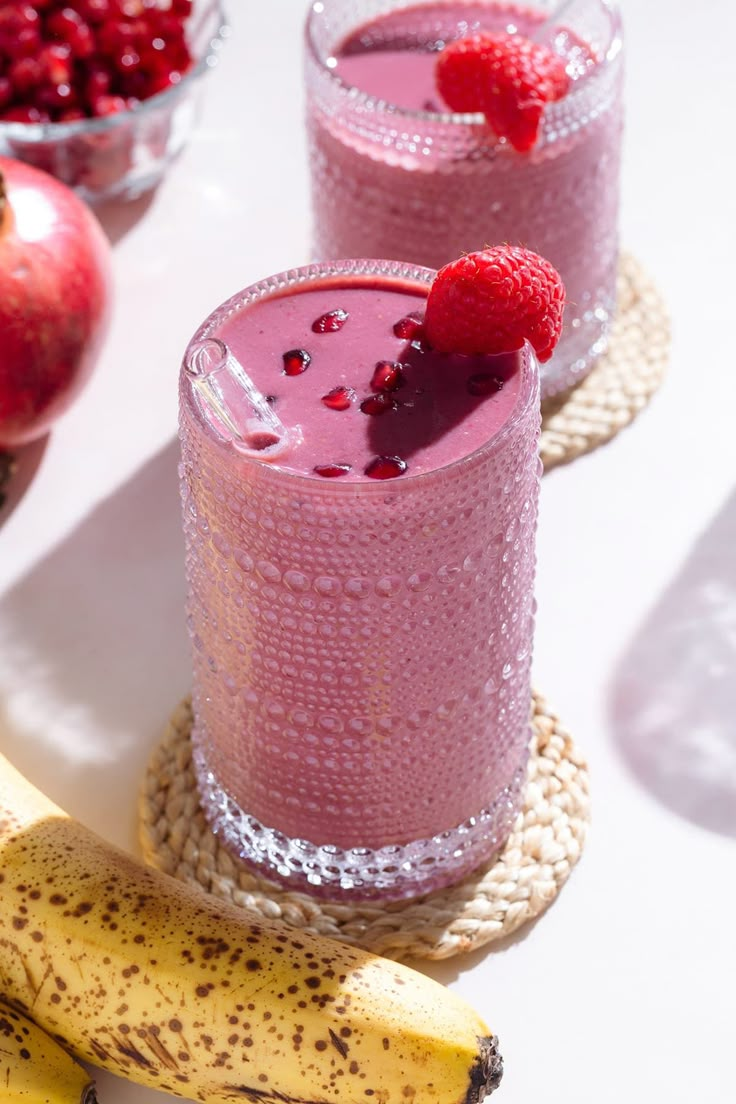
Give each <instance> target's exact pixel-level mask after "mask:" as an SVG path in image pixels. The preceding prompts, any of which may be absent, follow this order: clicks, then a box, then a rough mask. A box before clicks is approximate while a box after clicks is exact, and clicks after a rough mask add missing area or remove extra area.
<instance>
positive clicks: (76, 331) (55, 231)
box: [0, 157, 111, 446]
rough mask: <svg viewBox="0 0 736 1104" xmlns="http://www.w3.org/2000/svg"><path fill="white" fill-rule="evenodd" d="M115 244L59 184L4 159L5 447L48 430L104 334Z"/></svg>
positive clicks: (1, 399) (1, 438)
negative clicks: (112, 253) (111, 258)
mask: <svg viewBox="0 0 736 1104" xmlns="http://www.w3.org/2000/svg"><path fill="white" fill-rule="evenodd" d="M110 289H111V285H110V248H109V245H108V242H107V238H106V237H105V236H104V234H103V232H102V229H101V228H100V226H99V224H98V223H97V221H96V219H95V218H94V216H93V215H92V213H91V212H90V211H89V209H88V208H87V207H85V205H84V204H83V203H82V201H81V200H80V199H79V198H78V197H77V196H76V195H75V194H74V193H73V192H72V191H71V190H70V189H69V188H67V187H66V185H64V184H62V183H60V181H58V180H56V179H54V177H51V176H48V175H47V174H46V173H44V172H41V171H40V170H38V169H34V168H32V167H31V166H30V165H25V164H23V163H22V162H20V161H12V160H10V159H8V158H5V157H0V446H16V445H22V444H25V443H26V442H27V441H31V440H34V439H35V438H37V437H40V436H41V435H42V434H44V433H45V432H46V431H47V430H48V428H49V427H50V426H51V424H52V423H53V422H54V421H55V420H56V419H57V418H58V417H59V415H61V414H62V413H63V412H64V411H65V410H66V409H67V407H68V406H69V404H70V403H71V402H72V400H73V399H74V398H75V397H76V395H77V394H78V392H79V391H80V390H81V388H82V386H83V385H84V383H85V382H86V380H87V378H88V376H89V374H90V372H91V370H92V367H93V364H94V361H95V358H96V355H97V353H98V351H99V347H100V344H101V342H102V339H103V337H104V331H105V329H106V323H107V318H108V313H109V311H108V307H109V303H110V298H111V295H110Z"/></svg>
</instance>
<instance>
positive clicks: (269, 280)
mask: <svg viewBox="0 0 736 1104" xmlns="http://www.w3.org/2000/svg"><path fill="white" fill-rule="evenodd" d="M435 275H436V272H435V270H434V269H431V268H424V267H422V266H421V265H413V264H410V263H408V262H405V261H386V260H378V259H376V258H366V257H363V258H353V259H350V260H339V261H320V262H317V263H314V264H309V265H303V266H301V267H298V268H290V269H285V270H284V271H283V272H279V273H276V274H275V275H273V276H269V277H266V278H264V279H262V280H259V281H257V282H256V283H254V284H250V285H249V286H248V287H246V288H243V289H242V290H241V291H238V292H236V293H235V295H232V296H231V297H230V298H229V299H226V300H225V302H224V303H221V304H220V306H219V307H216V308H215V309H214V310H213V311H212V313H211V314H210V315H209V316H208V317H207V318H206V319H205V321H204V322H203V323H202V325H201V326H200V327H199V328H198V330H197V331H196V333H195V334H194V336H193V337H192V338H191V340H190V342H189V344H188V345H187V349H186V350H185V353H184V357H183V358H182V364H181V368H180V373H179V380H180V396H181V401H182V402H186V404H187V408H188V411H189V414H190V416H191V417H192V419H193V420H194V422H195V423H196V424H197V425H199V426H200V427H201V431H202V433H204V434H205V435H206V436H207V439H208V440H209V441H210V442H211V443H212V444H213V445H214V446H215V447H216V448H218V449H219V450H221V451H222V452H223V453H225V454H226V455H228V456H230V457H231V458H232V460H233V461H234V462H235V461H237V464H238V465H239V466H240V465H242V466H243V468H244V469H245V470H247V469H248V468H251V467H252V468H253V469H254V471H256V472H257V473H258V477H259V478H261V479H274V480H276V481H278V482H282V481H284V480H287V481H288V482H289V483H291V482H293V481H296V482H297V483H298V484H299V485H301V486H302V487H303V488H304V489H305V490H307V489H309V490H310V491H311V492H313V493H314V492H315V491H317V490H319V492H321V493H322V494H323V495H324V494H330V493H333V492H334V493H335V494H353V495H360V496H363V495H366V494H382V495H391V494H400V493H402V492H401V490H400V488H406V492H405V493H408V491H409V488H410V487H416V486H419V484H420V483H421V484H422V485H426V484H427V483H428V482H430V481H436V480H438V479H446V478H447V477H448V475H451V474H456V473H458V472H459V471H460V470H461V469H463V468H465V467H468V466H472V465H474V464H476V463H478V462H480V461H481V460H482V459H484V458H485V457H486V456H487V455H489V454H494V453H496V452H498V451H499V450H500V449H502V448H503V447H504V444H505V442H506V439H507V438H508V437H509V436H511V434H513V433H514V431H515V430H516V428H517V427H518V426H519V425H520V424H521V423H523V421H524V420H525V419H526V417H527V415H528V412H529V409H530V407H531V406H532V404H536V406H537V408H539V402H540V400H539V365H538V363H537V358H536V355H535V353H534V350H533V349H532V347H531V345H530V344H529V343H528V342H526V343H525V346H524V350H523V351H522V352H523V355H522V357H521V366H522V368H521V370H522V379H521V384H520V387H519V392H518V395H517V399H516V405H515V406H514V409H513V412H512V413H511V415H510V416H509V417H508V418H507V420H506V421H505V422H504V424H503V425H502V426H501V428H500V429H498V430H497V431H496V433H495V434H494V435H493V436H492V437H490V438H489V439H488V440H487V441H485V442H484V443H483V444H482V445H479V446H478V448H476V449H474V450H473V451H472V452H469V453H468V454H467V455H466V456H462V457H460V458H459V459H457V460H453V461H452V462H451V463H449V464H444V465H443V466H442V467H440V468H433V469H432V470H431V471H426V472H419V473H417V474H412V473H411V472H409V473H408V474H406V475H402V476H401V477H399V478H397V479H388V480H382V479H377V480H375V481H373V480H371V481H370V482H363V481H360V482H358V481H356V480H350V481H345V482H342V481H340V480H328V479H315V478H314V477H313V476H310V475H301V474H299V473H297V472H292V471H287V470H285V469H284V468H280V467H278V466H277V465H276V464H273V465H272V464H270V463H267V462H264V461H263V460H257V459H255V458H253V457H249V456H246V455H243V454H240V453H236V452H235V451H234V450H232V449H231V448H230V446H229V445H228V443H227V441H225V440H223V439H221V438H218V437H217V436H216V434H215V433H214V432H212V431H211V430H209V429H208V428H207V427H206V426H205V424H204V422H203V420H202V416H201V414H200V412H199V409H198V405H197V401H196V399H195V396H194V390H193V386H192V382H191V381H192V377H191V375H190V373H189V371H188V370H187V368H186V366H185V362H186V357H187V353H188V351H189V349H191V348H192V346H194V345H195V344H197V343H198V342H200V341H203V340H204V339H205V338H208V337H210V336H211V335H212V331H213V330H214V329H215V328H216V327H217V326H219V325H221V324H222V323H223V322H224V321H225V320H226V319H227V318H229V317H230V315H231V314H233V313H234V312H235V311H236V310H238V309H240V308H241V307H242V306H244V305H246V303H247V301H251V302H253V301H256V300H258V299H265V298H267V297H268V296H269V295H271V294H274V293H278V294H283V293H284V292H288V290H289V289H290V288H293V287H294V286H295V285H297V284H304V283H311V282H312V281H316V280H321V279H330V278H332V277H337V278H339V277H356V276H357V277H365V278H366V279H376V278H378V279H388V280H395V281H397V282H400V283H403V284H406V283H415V284H416V285H417V286H418V287H421V288H428V287H429V285H430V284H431V282H432V280H433V279H434V277H435Z"/></svg>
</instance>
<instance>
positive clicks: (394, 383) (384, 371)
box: [371, 360, 404, 391]
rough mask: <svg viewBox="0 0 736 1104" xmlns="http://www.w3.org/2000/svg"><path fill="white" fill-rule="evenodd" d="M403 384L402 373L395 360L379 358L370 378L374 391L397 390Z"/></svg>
mask: <svg viewBox="0 0 736 1104" xmlns="http://www.w3.org/2000/svg"><path fill="white" fill-rule="evenodd" d="M403 386H404V373H403V370H402V367H401V365H400V364H397V363H396V361H395V360H379V362H378V364H377V365H376V369H375V371H374V373H373V378H372V379H371V387H372V388H373V390H374V391H398V389H399V388H400V387H403Z"/></svg>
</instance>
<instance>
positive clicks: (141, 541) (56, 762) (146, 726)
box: [0, 441, 189, 819]
mask: <svg viewBox="0 0 736 1104" xmlns="http://www.w3.org/2000/svg"><path fill="white" fill-rule="evenodd" d="M177 461H178V445H177V443H176V441H172V443H171V444H169V445H167V446H166V447H165V448H164V449H163V450H162V451H161V452H159V453H158V454H156V455H155V456H154V457H153V458H152V459H151V460H149V461H148V463H146V464H145V465H144V466H143V467H142V468H141V469H140V470H139V471H138V472H137V473H136V474H135V475H134V476H133V477H132V478H131V479H130V480H129V481H128V482H127V483H125V484H124V485H123V486H121V487H120V488H119V489H118V490H116V491H115V492H114V493H113V494H112V495H111V496H110V497H109V498H107V499H106V500H105V501H104V502H102V503H101V504H100V505H99V506H97V507H96V508H95V509H94V510H93V511H92V512H91V513H90V514H89V516H88V517H87V518H85V519H84V521H83V522H82V523H81V524H80V525H79V526H78V527H77V528H76V529H75V530H74V531H73V532H72V533H71V534H70V535H69V536H68V537H67V538H66V539H65V540H64V541H63V542H62V543H61V544H60V545H59V546H58V547H57V548H55V549H53V550H52V551H51V552H50V553H49V554H48V555H47V556H46V557H45V558H44V559H42V560H41V561H40V562H39V563H38V564H36V565H35V566H34V567H33V569H32V570H31V571H30V572H29V573H28V574H27V575H26V576H25V577H24V578H22V579H21V580H20V581H19V582H18V583H17V584H16V585H15V586H14V587H13V588H12V589H11V590H10V591H8V592H7V594H5V595H4V596H3V597H2V599H1V600H0V632H1V633H2V634H3V636H4V637H5V639H4V640H3V642H2V652H3V656H4V661H5V662H4V666H3V669H2V671H0V701H2V700H5V701H7V702H8V703H9V704H8V706H7V707H6V709H5V710H4V712H0V745H1V746H2V748H3V751H4V752H5V753H6V754H7V755H8V757H9V758H10V759H11V761H12V762H14V763H15V765H16V766H17V767H18V768H19V769H20V770H21V771H24V772H25V773H27V774H29V776H30V777H31V778H32V779H33V781H34V782H35V783H36V784H37V785H39V786H41V787H42V788H44V789H47V790H48V791H49V792H50V793H51V794H52V795H58V794H59V793H61V794H62V796H63V795H64V790H65V788H66V789H68V788H69V786H68V784H67V785H66V787H65V782H64V775H65V774H66V775H67V782H68V778H69V776H73V779H74V782H73V787H74V790H75V791H76V790H77V788H78V785H80V784H81V783H83V785H84V792H85V794H88V795H89V800H90V802H91V804H92V806H96V807H97V811H98V813H101V812H102V811H103V810H104V802H105V801H108V802H110V801H111V798H112V799H113V800H114V795H111V793H110V785H111V783H112V784H113V785H116V784H117V782H116V779H117V778H118V777H119V774H122V775H125V774H126V772H131V771H133V770H139V769H140V762H139V759H140V756H141V755H145V754H146V753H147V747H148V745H149V744H150V743H151V741H152V740H153V739H154V738H155V733H152V732H151V720H152V718H156V719H160V722H161V724H163V723H164V722H165V720H166V718H167V716H168V714H169V712H170V711H171V709H172V708H173V707H174V706H175V705H176V704H177V702H178V700H179V698H180V697H181V696H182V695H183V693H184V692H185V691H186V689H187V686H188V667H189V659H188V644H187V641H186V630H185V625H184V599H185V584H184V544H183V537H182V532H181V521H180V507H179V497H178V488H177V474H176V466H177ZM11 710H12V713H11ZM136 742H137V743H138V744H139V745H140V747H139V752H138V756H137V757H136V753H135V750H134V745H135V744H136ZM131 753H132V754H131ZM131 759H132V760H133V761H132V762H131ZM60 776H61V777H60ZM124 782H125V779H121V781H120V784H121V785H122V784H124ZM57 800H59V797H58V796H57ZM92 819H94V817H93V818H92Z"/></svg>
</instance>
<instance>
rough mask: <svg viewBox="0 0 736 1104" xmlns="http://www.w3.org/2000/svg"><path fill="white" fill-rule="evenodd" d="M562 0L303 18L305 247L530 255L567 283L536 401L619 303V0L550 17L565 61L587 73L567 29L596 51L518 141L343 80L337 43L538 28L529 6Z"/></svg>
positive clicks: (337, 7) (375, 5) (599, 345)
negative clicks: (513, 248) (556, 339)
mask: <svg viewBox="0 0 736 1104" xmlns="http://www.w3.org/2000/svg"><path fill="white" fill-rule="evenodd" d="M558 4H559V0H534V2H533V4H530V5H528V6H525V7H522V6H521V5H519V7H516V6H515V5H513V4H509V3H505V4H499V3H493V2H491V0H486V2H485V3H483V2H478V0H476V2H475V3H473V2H468V0H354V2H353V3H350V4H346V3H344V0H319V2H318V3H315V4H313V5H312V8H311V12H310V14H309V16H308V20H307V28H306V61H305V76H306V90H307V127H308V135H309V164H310V172H311V183H312V210H313V254H314V257H315V259H317V260H324V259H331V258H336V257H390V258H395V259H398V260H405V261H412V262H414V263H416V264H421V265H426V266H428V267H431V268H439V267H440V266H441V265H443V264H445V263H447V262H448V261H451V260H454V259H455V258H456V257H459V256H460V255H461V254H462V253H467V252H471V251H472V250H475V249H482V248H484V247H485V246H487V245H497V244H499V243H502V242H513V243H518V244H521V245H524V246H526V247H528V248H530V249H533V250H535V251H536V252H537V253H540V254H541V255H542V256H543V257H546V258H547V259H548V260H550V261H551V262H552V263H553V264H554V265H555V267H556V268H557V269H558V270H559V272H560V274H561V275H562V278H563V280H564V283H565V287H566V289H567V308H566V312H565V328H564V331H563V335H562V339H561V341H560V343H559V345H558V347H557V350H556V352H555V354H554V356H553V357H552V359H551V361H549V362H548V363H547V364H545V365H543V366H542V368H541V388H542V396H543V397H544V398H546V397H549V396H551V395H553V394H556V393H558V392H561V391H564V390H566V389H567V388H569V387H571V386H572V385H574V384H575V383H576V382H578V381H579V380H581V379H582V378H583V377H584V376H585V374H586V373H587V372H588V371H589V370H590V368H591V367H592V366H593V364H594V363H595V360H596V359H597V357H599V356H600V355H601V353H602V352H603V351H604V349H605V347H606V340H607V333H608V328H609V325H610V321H611V318H612V314H613V311H614V308H615V302H616V270H617V259H618V208H619V169H620V147H621V133H622V120H623V113H622V39H621V24H620V18H619V14H618V8H617V5H616V3H615V0H587V2H586V0H576V3H574V4H573V5H572V6H571V7H570V8H569V9H568V10H567V12H566V13H565V14H564V16H563V17H562V18H561V24H562V27H563V28H565V30H563V31H562V32H561V33H560V34H559V35H553V36H552V38H551V40H550V42H551V44H552V45H554V46H555V48H557V49H558V50H560V51H561V52H563V53H564V54H565V55H566V57H567V58H568V67H569V68H572V70H573V71H575V67H576V66H577V67H578V72H581V71H582V70H581V68H580V67H581V66H582V67H583V69H585V65H584V63H583V62H582V61H581V60H580V51H579V49H578V48H577V47H576V46H575V42H576V41H577V40H581V41H582V42H584V43H586V44H587V46H588V47H589V48H590V50H591V51H592V52H593V54H594V56H595V58H596V59H597V61H598V63H597V64H596V65H595V66H594V67H593V68H590V69H587V70H586V71H585V74H584V75H582V76H580V77H579V79H576V80H575V82H574V84H573V86H572V89H571V91H570V92H569V93H568V94H567V96H565V98H564V99H563V100H560V101H558V102H557V103H554V104H549V105H547V107H546V109H545V113H544V119H543V124H542V128H541V132H540V138H539V141H538V143H537V145H536V146H535V148H534V149H532V150H531V151H529V152H528V153H517V152H516V151H515V150H514V149H512V148H511V147H510V146H509V144H508V143H507V142H502V141H497V140H496V139H495V138H494V136H493V133H492V132H491V131H490V129H489V128H488V126H487V125H486V123H485V120H484V118H483V116H481V115H457V114H439V113H437V112H436V111H408V110H403V109H401V108H399V107H396V106H394V105H392V104H391V103H388V102H386V101H385V100H380V99H377V98H376V97H375V96H371V95H368V94H367V93H364V92H361V91H359V90H358V89H356V88H353V87H349V86H348V85H346V84H344V83H343V82H342V80H341V79H340V78H339V76H337V75H336V72H335V55H336V54H337V53H339V52H340V51H341V49H342V48H343V46H344V44H345V43H346V42H348V41H351V43H352V45H351V49H353V50H355V51H356V52H360V51H361V50H362V49H364V48H367V46H369V47H370V48H372V49H376V48H377V47H380V46H384V47H390V46H391V44H392V43H393V44H394V48H404V46H405V45H406V43H407V41H408V42H411V43H412V44H414V48H415V49H416V48H418V49H427V48H430V49H431V48H435V49H436V48H437V46H438V44H441V43H442V42H443V41H445V40H447V39H449V38H457V37H460V36H461V35H464V34H469V33H472V32H473V30H477V29H479V28H480V27H482V28H484V29H495V30H506V29H518V30H519V31H522V32H524V33H528V34H534V33H537V28H538V27H539V24H540V19H539V18H537V21H536V22H534V21H532V22H529V16H528V14H527V16H526V17H524V14H523V13H524V10H526V12H527V13H528V12H529V9H530V8H533V9H534V10H535V11H536V12H538V13H545V14H547V15H549V13H550V12H551V11H552V10H554V9H555V8H556V7H557V6H558ZM388 13H390V15H391V20H392V22H391V23H389V24H386V25H384V32H383V34H382V37H378V36H377V35H376V34H375V33H373V32H366V34H365V35H364V38H363V45H360V43H358V35H357V32H359V31H360V30H361V28H366V26H367V25H369V24H371V23H372V22H373V21H375V20H377V19H379V18H381V17H385V16H386V15H387V14H388ZM494 13H495V14H494ZM460 14H461V15H462V20H463V22H462V26H461V28H460V29H459V28H458V21H459V18H460ZM407 27H411V33H410V34H408V33H407ZM366 38H368V39H370V42H369V43H367V44H366ZM397 44H398V45H397Z"/></svg>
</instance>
